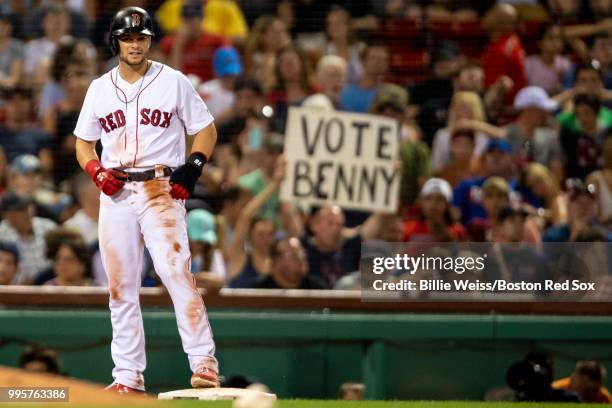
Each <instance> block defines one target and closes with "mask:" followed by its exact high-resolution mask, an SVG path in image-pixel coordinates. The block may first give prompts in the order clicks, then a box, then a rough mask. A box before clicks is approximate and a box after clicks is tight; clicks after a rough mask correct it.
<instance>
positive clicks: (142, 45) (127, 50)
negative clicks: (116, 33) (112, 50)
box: [119, 33, 151, 67]
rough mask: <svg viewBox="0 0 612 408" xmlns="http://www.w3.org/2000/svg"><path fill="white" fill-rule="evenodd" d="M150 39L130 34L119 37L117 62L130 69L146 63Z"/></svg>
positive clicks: (141, 35)
mask: <svg viewBox="0 0 612 408" xmlns="http://www.w3.org/2000/svg"><path fill="white" fill-rule="evenodd" d="M150 48H151V37H150V36H148V35H144V34H138V33H130V34H125V35H122V36H121V37H119V61H122V62H124V63H126V64H127V65H129V66H132V67H138V66H140V65H142V64H144V63H145V62H146V61H147V56H148V55H149V49H150Z"/></svg>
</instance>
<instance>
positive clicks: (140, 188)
mask: <svg viewBox="0 0 612 408" xmlns="http://www.w3.org/2000/svg"><path fill="white" fill-rule="evenodd" d="M169 191H170V185H169V184H168V178H167V177H166V178H157V179H154V180H149V181H145V182H128V183H126V184H125V186H124V188H123V189H122V190H121V191H119V192H118V193H117V194H115V195H114V196H112V197H109V196H107V195H105V194H101V196H100V219H99V235H100V253H101V255H102V262H103V264H104V269H105V270H106V274H107V276H108V282H109V284H108V287H109V291H110V300H109V307H110V311H111V322H112V326H113V340H112V343H111V353H112V357H113V362H114V364H115V367H114V369H113V373H112V374H113V378H114V379H115V381H116V382H118V383H120V384H123V385H126V386H128V387H132V388H136V389H140V390H144V377H143V375H142V373H143V372H144V370H145V368H146V364H147V363H146V355H145V335H144V328H143V322H142V313H141V310H140V301H139V289H140V283H141V276H140V271H141V269H142V258H143V251H144V245H146V246H147V248H148V250H149V252H150V253H151V257H152V258H153V264H154V266H155V271H156V272H157V274H158V275H159V277H160V278H161V280H162V282H163V284H164V286H165V287H166V288H167V290H168V293H169V294H170V297H171V298H172V302H173V304H174V311H175V314H176V322H177V325H178V330H179V334H180V336H181V341H182V344H183V350H184V351H185V353H187V355H188V358H189V366H190V368H191V370H192V371H194V372H195V371H196V370H197V369H198V368H199V367H201V366H206V367H209V368H211V369H213V370H215V371H216V372H218V363H217V360H216V358H215V356H214V354H215V344H214V340H213V336H212V331H211V329H210V325H209V323H208V316H207V313H206V308H205V307H204V302H203V301H202V297H201V296H200V294H199V292H198V291H197V289H196V285H195V280H194V278H193V275H192V274H191V271H190V263H191V256H190V252H189V242H188V238H187V226H186V222H185V206H184V203H183V202H182V201H179V200H174V199H173V198H172V197H171V196H170V194H169Z"/></svg>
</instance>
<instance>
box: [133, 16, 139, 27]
mask: <svg viewBox="0 0 612 408" xmlns="http://www.w3.org/2000/svg"><path fill="white" fill-rule="evenodd" d="M139 26H140V14H137V13H132V27H139Z"/></svg>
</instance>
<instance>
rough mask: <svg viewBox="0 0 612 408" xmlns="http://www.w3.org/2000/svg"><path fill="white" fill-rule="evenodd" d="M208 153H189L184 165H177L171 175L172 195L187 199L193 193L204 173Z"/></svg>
mask: <svg viewBox="0 0 612 408" xmlns="http://www.w3.org/2000/svg"><path fill="white" fill-rule="evenodd" d="M206 161H207V159H206V155H204V153H200V152H194V153H191V155H189V157H188V158H187V161H186V162H185V164H183V165H182V166H179V167H177V169H176V170H174V171H173V172H172V175H171V176H170V185H171V186H172V188H171V189H170V195H171V196H172V198H175V199H177V200H186V199H187V198H189V197H190V196H191V195H192V194H193V190H194V189H195V185H196V183H197V182H198V179H199V178H200V176H201V175H202V169H203V168H204V165H205V164H206Z"/></svg>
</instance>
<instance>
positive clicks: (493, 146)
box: [487, 139, 512, 153]
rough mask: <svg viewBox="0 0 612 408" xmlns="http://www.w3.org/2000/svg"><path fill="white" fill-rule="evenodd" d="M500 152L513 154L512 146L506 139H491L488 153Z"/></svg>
mask: <svg viewBox="0 0 612 408" xmlns="http://www.w3.org/2000/svg"><path fill="white" fill-rule="evenodd" d="M493 150H499V151H500V152H502V153H512V145H511V144H510V142H508V141H507V140H506V139H491V141H490V142H489V145H488V146H487V152H491V151H493Z"/></svg>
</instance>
